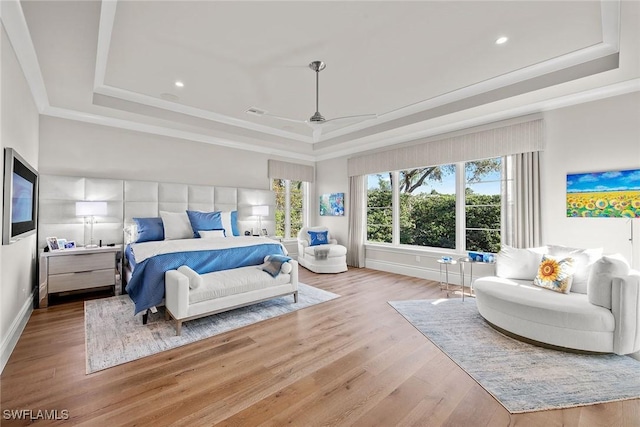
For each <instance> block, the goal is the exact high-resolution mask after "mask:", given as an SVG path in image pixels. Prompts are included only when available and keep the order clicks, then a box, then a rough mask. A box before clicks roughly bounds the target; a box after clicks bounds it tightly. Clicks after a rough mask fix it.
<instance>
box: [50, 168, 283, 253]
mask: <svg viewBox="0 0 640 427" xmlns="http://www.w3.org/2000/svg"><path fill="white" fill-rule="evenodd" d="M40 182H41V184H40V213H39V219H38V221H39V227H40V228H39V237H38V244H39V247H40V248H41V249H42V248H43V247H44V246H46V240H45V239H46V237H48V236H56V237H61V238H66V239H67V240H75V241H76V242H77V244H78V245H83V244H86V243H88V241H89V239H90V232H89V227H88V226H85V224H84V223H83V218H82V217H77V216H76V215H75V202H76V201H81V200H95V201H106V202H107V215H106V216H104V217H100V218H98V221H97V223H96V224H95V226H94V240H95V241H96V242H97V241H98V240H102V241H103V243H104V244H107V243H122V242H123V240H124V239H123V227H124V226H125V225H129V224H131V223H132V222H133V218H134V217H156V216H159V212H160V211H161V210H162V211H169V212H183V211H185V210H187V209H191V210H199V211H203V212H210V211H214V210H215V211H233V210H237V211H238V227H239V229H240V232H241V233H244V232H245V231H252V230H254V229H255V231H256V232H257V230H258V227H259V224H258V223H259V219H258V218H257V217H254V216H252V212H251V207H252V206H255V205H267V206H269V215H268V216H267V217H265V218H263V219H262V228H266V229H267V230H268V232H269V233H273V232H274V230H275V193H273V192H272V191H270V190H258V189H247V188H234V187H213V186H206V185H189V184H176V183H164V182H154V181H135V180H114V179H99V178H83V177H69V176H55V175H41V181H40Z"/></svg>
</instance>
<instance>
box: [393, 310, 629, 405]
mask: <svg viewBox="0 0 640 427" xmlns="http://www.w3.org/2000/svg"><path fill="white" fill-rule="evenodd" d="M389 304H390V305H391V306H393V307H394V308H395V309H396V310H397V311H398V312H399V313H400V314H401V315H402V316H404V317H405V319H407V320H408V321H409V322H410V323H411V324H412V325H413V326H414V327H415V328H416V329H418V330H419V331H420V332H422V333H423V334H424V335H425V336H426V337H427V338H428V339H429V340H431V341H432V342H433V343H434V344H435V345H436V346H438V347H439V348H440V349H441V350H442V351H443V352H444V353H445V354H447V356H449V358H450V359H451V360H453V361H454V362H455V363H456V364H457V365H458V366H460V367H461V368H462V369H463V370H464V371H466V372H467V373H468V374H469V375H470V376H471V377H472V378H473V379H474V380H475V381H476V382H477V383H478V384H480V385H481V386H482V387H483V388H484V389H485V390H486V391H488V392H489V393H490V394H491V395H492V396H493V397H495V398H496V399H497V400H498V401H499V402H500V403H501V404H502V405H503V406H504V407H505V408H506V409H507V411H509V412H510V413H512V414H515V413H521V412H532V411H540V410H545V409H560V408H569V407H574V406H584V405H591V404H595V403H604V402H613V401H617V400H626V399H635V398H640V361H637V360H635V359H633V358H631V357H628V356H617V355H586V354H577V353H568V352H563V351H557V350H551V349H547V348H542V347H538V346H535V345H532V344H527V343H524V342H521V341H518V340H516V339H513V338H510V337H507V336H505V335H503V334H501V333H500V332H498V331H496V330H495V329H493V328H492V327H491V326H489V324H488V323H487V322H486V321H485V320H484V319H483V318H482V316H480V314H479V313H478V309H477V308H476V303H475V299H473V298H467V299H465V301H464V302H462V301H461V300H460V299H446V300H445V299H442V300H414V301H390V302H389Z"/></svg>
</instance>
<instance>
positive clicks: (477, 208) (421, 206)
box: [367, 158, 502, 252]
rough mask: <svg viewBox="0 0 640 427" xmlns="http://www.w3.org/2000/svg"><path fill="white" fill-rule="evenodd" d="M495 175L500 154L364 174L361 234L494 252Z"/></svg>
mask: <svg viewBox="0 0 640 427" xmlns="http://www.w3.org/2000/svg"><path fill="white" fill-rule="evenodd" d="M501 176H502V159H501V158H494V159H486V160H478V161H473V162H467V163H463V162H460V163H455V164H447V165H439V166H429V167H423V168H417V169H408V170H402V171H395V172H388V173H382V174H375V175H369V176H368V191H367V195H368V201H367V240H368V241H369V242H380V243H391V244H401V245H412V246H421V247H430V248H441V249H454V250H455V249H457V250H460V251H466V250H474V251H483V252H497V251H498V250H499V249H500V223H501V183H502V182H501ZM394 181H397V183H396V182H394ZM394 201H396V202H395V203H393V202H394ZM459 207H460V208H459ZM462 246H464V247H462Z"/></svg>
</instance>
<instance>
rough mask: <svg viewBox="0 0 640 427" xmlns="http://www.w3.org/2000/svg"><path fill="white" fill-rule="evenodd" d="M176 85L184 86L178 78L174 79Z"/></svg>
mask: <svg viewBox="0 0 640 427" xmlns="http://www.w3.org/2000/svg"><path fill="white" fill-rule="evenodd" d="M176 87H184V83H182V82H181V81H180V80H176Z"/></svg>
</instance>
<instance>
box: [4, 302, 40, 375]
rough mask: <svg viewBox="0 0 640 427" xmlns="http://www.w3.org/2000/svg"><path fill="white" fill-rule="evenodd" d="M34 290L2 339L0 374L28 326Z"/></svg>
mask: <svg viewBox="0 0 640 427" xmlns="http://www.w3.org/2000/svg"><path fill="white" fill-rule="evenodd" d="M34 292H35V291H33V292H31V295H30V296H29V298H27V300H26V301H25V302H24V304H23V305H22V308H21V309H20V312H19V313H18V316H17V317H16V318H15V319H14V320H13V323H12V324H11V327H10V328H9V333H8V334H7V336H6V337H5V338H4V340H3V341H2V346H0V374H1V373H2V371H4V367H5V365H6V364H7V362H8V361H9V357H11V353H13V349H14V348H15V347H16V344H17V343H18V340H19V339H20V335H22V331H24V327H25V326H27V322H28V321H29V317H31V313H32V312H33V298H34Z"/></svg>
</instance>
